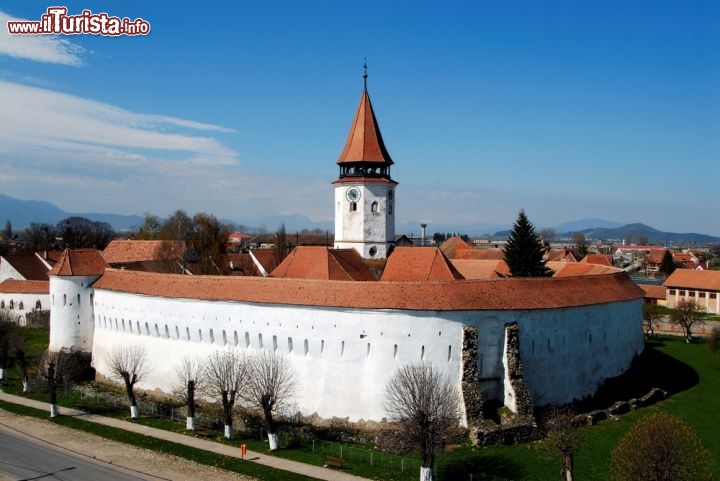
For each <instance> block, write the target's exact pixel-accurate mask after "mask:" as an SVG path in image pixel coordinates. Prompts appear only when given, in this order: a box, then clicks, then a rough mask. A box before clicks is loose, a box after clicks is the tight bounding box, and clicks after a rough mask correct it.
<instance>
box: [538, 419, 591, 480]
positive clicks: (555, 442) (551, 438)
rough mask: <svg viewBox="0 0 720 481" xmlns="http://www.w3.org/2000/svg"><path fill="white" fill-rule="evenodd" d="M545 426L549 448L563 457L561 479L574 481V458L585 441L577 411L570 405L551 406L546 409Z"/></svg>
mask: <svg viewBox="0 0 720 481" xmlns="http://www.w3.org/2000/svg"><path fill="white" fill-rule="evenodd" d="M544 427H545V433H546V440H547V442H548V448H549V449H550V450H552V452H553V453H555V454H557V455H559V456H560V458H561V459H562V463H563V467H562V470H561V471H560V480H561V481H573V479H575V478H574V467H575V466H574V458H575V454H576V453H577V452H578V451H579V450H580V447H581V446H582V441H583V435H582V431H581V430H580V428H579V426H578V424H577V423H576V422H575V413H574V412H573V410H572V409H571V408H569V407H551V408H549V409H548V410H547V411H546V415H545V417H544Z"/></svg>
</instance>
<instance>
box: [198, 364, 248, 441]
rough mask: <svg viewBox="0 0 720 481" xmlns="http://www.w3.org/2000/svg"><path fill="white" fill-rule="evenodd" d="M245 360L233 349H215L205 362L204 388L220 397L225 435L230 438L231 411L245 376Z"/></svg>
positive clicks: (213, 395)
mask: <svg viewBox="0 0 720 481" xmlns="http://www.w3.org/2000/svg"><path fill="white" fill-rule="evenodd" d="M247 364H248V363H247V361H246V359H245V357H244V356H242V355H241V354H239V353H237V352H235V351H216V352H214V353H212V354H211V355H210V357H209V358H208V360H207V364H205V369H204V374H203V377H204V378H205V390H206V391H207V392H208V394H210V395H211V396H212V397H213V398H215V399H218V398H219V399H220V402H222V408H223V421H224V423H225V437H226V438H227V439H231V438H232V412H233V407H234V406H235V399H236V398H237V397H238V396H239V395H240V394H241V393H242V390H243V388H244V387H245V382H246V377H247V370H248V368H247Z"/></svg>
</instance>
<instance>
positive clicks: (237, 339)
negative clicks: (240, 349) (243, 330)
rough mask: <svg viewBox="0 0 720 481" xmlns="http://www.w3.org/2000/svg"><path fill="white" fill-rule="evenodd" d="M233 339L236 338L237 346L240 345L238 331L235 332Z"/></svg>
mask: <svg viewBox="0 0 720 481" xmlns="http://www.w3.org/2000/svg"><path fill="white" fill-rule="evenodd" d="M233 337H234V340H235V345H236V346H237V345H238V344H240V339H239V338H238V333H237V331H235V332H234V333H233Z"/></svg>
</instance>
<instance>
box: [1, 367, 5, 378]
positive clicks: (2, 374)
mask: <svg viewBox="0 0 720 481" xmlns="http://www.w3.org/2000/svg"><path fill="white" fill-rule="evenodd" d="M4 380H5V368H4V367H0V381H4Z"/></svg>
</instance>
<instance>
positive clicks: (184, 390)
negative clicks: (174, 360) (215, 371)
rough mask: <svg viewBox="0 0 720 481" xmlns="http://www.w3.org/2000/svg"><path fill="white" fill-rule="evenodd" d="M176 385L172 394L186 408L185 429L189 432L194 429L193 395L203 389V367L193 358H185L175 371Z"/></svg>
mask: <svg viewBox="0 0 720 481" xmlns="http://www.w3.org/2000/svg"><path fill="white" fill-rule="evenodd" d="M175 373H176V374H177V380H178V385H177V386H175V388H174V389H173V394H175V395H176V396H177V397H179V398H180V399H182V400H183V402H184V403H185V405H186V406H187V410H188V412H187V419H186V423H185V428H186V429H187V430H189V431H193V430H194V429H195V408H196V407H197V404H196V402H195V393H197V392H200V391H201V390H202V388H203V365H202V363H201V362H200V361H199V360H198V359H197V358H193V357H186V358H185V359H183V360H182V362H181V363H180V365H179V366H178V367H177V368H176V369H175Z"/></svg>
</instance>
